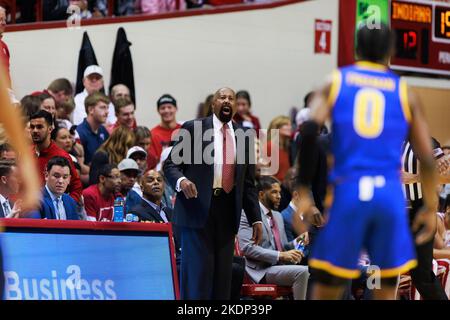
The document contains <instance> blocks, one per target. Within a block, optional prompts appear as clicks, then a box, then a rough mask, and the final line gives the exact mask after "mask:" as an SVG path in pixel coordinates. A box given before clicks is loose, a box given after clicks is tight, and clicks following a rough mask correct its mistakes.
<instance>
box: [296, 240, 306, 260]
mask: <svg viewBox="0 0 450 320" xmlns="http://www.w3.org/2000/svg"><path fill="white" fill-rule="evenodd" d="M295 249H296V250H298V251H300V252H301V253H302V255H303V257H306V256H307V255H308V249H307V248H306V245H305V241H304V240H303V239H302V240H300V241H299V242H298V243H297V245H296V246H295Z"/></svg>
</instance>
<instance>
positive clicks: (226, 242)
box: [180, 190, 236, 300]
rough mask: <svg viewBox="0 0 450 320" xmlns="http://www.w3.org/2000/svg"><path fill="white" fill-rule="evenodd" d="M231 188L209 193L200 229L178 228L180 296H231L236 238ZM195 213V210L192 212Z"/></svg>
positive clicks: (222, 298) (182, 297)
mask: <svg viewBox="0 0 450 320" xmlns="http://www.w3.org/2000/svg"><path fill="white" fill-rule="evenodd" d="M234 204H235V201H234V190H233V191H232V192H230V194H226V193H224V192H223V191H222V192H221V193H220V195H219V196H214V195H213V196H212V199H211V207H210V210H209V215H208V219H207V222H206V225H205V226H204V227H203V228H187V227H180V232H181V242H182V243H181V277H180V278H181V280H180V288H181V299H184V300H199V299H201V300H207V299H220V300H224V299H227V300H228V299H230V294H231V275H232V264H233V251H234V238H235V230H234V229H235V221H236V217H235V209H234ZM193 214H195V213H193Z"/></svg>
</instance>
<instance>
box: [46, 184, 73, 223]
mask: <svg viewBox="0 0 450 320" xmlns="http://www.w3.org/2000/svg"><path fill="white" fill-rule="evenodd" d="M43 196H44V197H43V199H42V200H41V207H40V209H39V213H40V216H41V219H45V218H47V219H56V212H55V206H54V205H53V200H52V198H51V197H50V194H49V193H48V191H47V188H45V187H44V192H43ZM62 202H63V204H64V209H65V210H66V217H67V220H79V217H78V214H77V204H76V202H75V200H73V199H72V197H71V196H69V195H68V194H66V193H64V194H63V195H62Z"/></svg>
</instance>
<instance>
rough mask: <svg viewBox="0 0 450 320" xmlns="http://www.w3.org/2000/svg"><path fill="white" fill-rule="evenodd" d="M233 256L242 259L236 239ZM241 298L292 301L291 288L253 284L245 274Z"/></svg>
mask: <svg viewBox="0 0 450 320" xmlns="http://www.w3.org/2000/svg"><path fill="white" fill-rule="evenodd" d="M234 254H235V255H236V256H240V257H242V256H243V255H242V252H241V250H240V248H239V241H238V239H237V237H236V239H235V241H234ZM241 296H242V297H243V298H253V299H264V298H265V299H282V298H288V299H292V287H286V286H279V285H276V284H265V283H262V284H261V283H255V282H253V280H252V279H251V278H250V276H249V275H248V274H247V273H245V275H244V281H243V284H242V287H241Z"/></svg>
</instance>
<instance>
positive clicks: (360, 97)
mask: <svg viewBox="0 0 450 320" xmlns="http://www.w3.org/2000/svg"><path fill="white" fill-rule="evenodd" d="M385 105H386V104H385V98H384V94H383V93H382V92H381V91H380V90H376V89H371V88H364V89H360V90H358V92H357V93H356V96H355V104H354V108H353V127H354V128H355V131H356V133H357V134H358V135H359V136H361V137H362V138H366V139H374V138H376V137H378V136H379V135H380V134H381V132H382V131H383V127H384V110H385Z"/></svg>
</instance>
